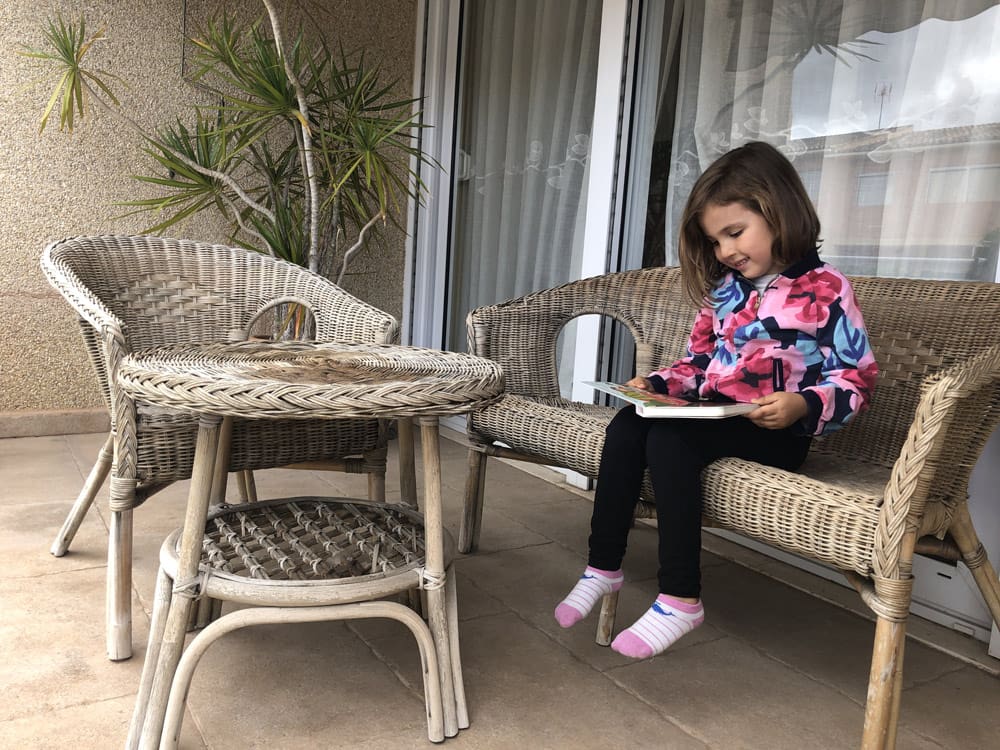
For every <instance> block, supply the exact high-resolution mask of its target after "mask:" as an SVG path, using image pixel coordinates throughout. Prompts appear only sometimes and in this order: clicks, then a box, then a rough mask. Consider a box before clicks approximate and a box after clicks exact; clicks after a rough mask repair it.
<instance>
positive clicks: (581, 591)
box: [555, 565, 625, 628]
mask: <svg viewBox="0 0 1000 750" xmlns="http://www.w3.org/2000/svg"><path fill="white" fill-rule="evenodd" d="M623 580H625V576H624V575H623V574H622V572H621V570H600V569H598V568H592V567H590V566H589V565H588V566H587V569H586V570H584V571H583V575H582V576H580V580H579V581H577V582H576V586H574V587H573V590H572V591H570V592H569V596H567V597H566V598H565V599H563V600H562V601H561V602H559V604H558V605H557V606H556V613H555V614H556V622H558V623H559V624H560V625H561V626H562V627H564V628H568V627H570V626H571V625H575V624H576V623H578V622H580V620H582V619H583V618H584V617H586V616H587V615H589V614H590V610H592V609H593V608H594V605H595V604H597V602H598V600H600V599H601V598H603V597H605V596H607V595H608V594H610V593H611V592H613V591H617V590H618V589H620V588H621V587H622V581H623Z"/></svg>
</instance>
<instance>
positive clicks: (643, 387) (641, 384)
mask: <svg viewBox="0 0 1000 750" xmlns="http://www.w3.org/2000/svg"><path fill="white" fill-rule="evenodd" d="M625 385H627V386H628V387H629V388H638V389H639V390H640V391H651V390H653V389H652V387H651V386H650V385H649V379H648V378H644V377H641V376H639V375H636V376H635V377H634V378H632V379H631V380H630V381H628V382H627V383H626V384H625Z"/></svg>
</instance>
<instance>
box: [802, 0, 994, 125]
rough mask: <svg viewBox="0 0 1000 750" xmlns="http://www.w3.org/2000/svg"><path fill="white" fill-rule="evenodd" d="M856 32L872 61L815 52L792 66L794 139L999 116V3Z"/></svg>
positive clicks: (978, 121)
mask: <svg viewBox="0 0 1000 750" xmlns="http://www.w3.org/2000/svg"><path fill="white" fill-rule="evenodd" d="M860 38H861V39H863V40H865V41H868V42H873V43H874V44H871V45H866V46H865V49H864V53H865V54H866V55H868V56H869V57H872V58H875V60H874V61H872V60H867V59H864V58H862V57H857V56H853V55H851V54H850V53H849V52H846V53H845V54H844V55H843V60H841V61H837V60H835V58H834V57H833V56H832V55H830V54H829V53H820V52H816V51H813V52H811V53H809V54H808V55H807V56H806V58H805V59H804V60H803V61H802V62H801V63H800V64H799V65H798V67H797V68H796V69H795V73H794V74H793V84H792V137H793V138H810V137H816V136H822V135H835V134H838V133H853V132H859V131H860V132H864V131H869V130H878V129H879V128H894V127H896V128H898V127H904V126H912V127H913V129H914V130H934V129H938V128H951V127H957V126H961V125H983V124H987V123H995V122H1000V5H997V6H994V7H992V8H990V9H988V10H986V11H984V12H982V13H980V14H979V15H977V16H975V17H973V18H967V19H964V20H961V21H942V20H940V19H934V18H932V19H928V20H926V21H924V22H922V23H920V24H918V25H917V26H913V27H910V28H909V29H905V30H903V31H899V32H895V33H889V34H885V33H881V32H877V31H872V32H868V33H866V34H864V35H863V36H862V37H860ZM842 49H843V48H842Z"/></svg>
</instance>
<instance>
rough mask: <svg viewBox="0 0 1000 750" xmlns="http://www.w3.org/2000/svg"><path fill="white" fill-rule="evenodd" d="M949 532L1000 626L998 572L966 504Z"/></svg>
mask: <svg viewBox="0 0 1000 750" xmlns="http://www.w3.org/2000/svg"><path fill="white" fill-rule="evenodd" d="M948 532H949V533H950V534H951V537H952V539H954V540H955V544H956V545H958V549H959V550H960V551H961V553H962V560H963V562H964V563H965V564H966V565H967V566H968V568H969V572H970V573H972V577H973V578H974V579H975V581H976V585H977V586H979V591H980V593H981V594H982V595H983V599H984V600H985V601H986V606H987V607H988V608H989V610H990V614H991V615H992V616H993V622H995V623H997V625H1000V579H998V578H997V572H996V570H995V569H994V567H993V565H991V564H990V561H989V558H988V557H987V556H986V549H985V548H984V547H983V544H982V542H980V541H979V536H978V535H977V534H976V529H975V527H974V526H973V525H972V517H971V516H970V515H969V508H968V506H966V505H965V503H962V505H961V506H959V508H958V509H956V511H955V515H954V517H953V518H952V522H951V527H950V528H949V529H948Z"/></svg>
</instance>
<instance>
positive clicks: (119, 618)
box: [106, 510, 132, 661]
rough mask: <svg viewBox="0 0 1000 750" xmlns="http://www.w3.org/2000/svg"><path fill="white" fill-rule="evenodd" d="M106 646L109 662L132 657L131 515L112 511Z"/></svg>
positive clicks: (109, 534)
mask: <svg viewBox="0 0 1000 750" xmlns="http://www.w3.org/2000/svg"><path fill="white" fill-rule="evenodd" d="M106 616H107V646H108V658H109V659H110V660H111V661H122V660H124V659H128V658H130V657H131V656H132V511H131V510H123V511H113V512H112V513H111V528H110V529H109V530H108V582H107V600H106Z"/></svg>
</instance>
